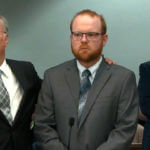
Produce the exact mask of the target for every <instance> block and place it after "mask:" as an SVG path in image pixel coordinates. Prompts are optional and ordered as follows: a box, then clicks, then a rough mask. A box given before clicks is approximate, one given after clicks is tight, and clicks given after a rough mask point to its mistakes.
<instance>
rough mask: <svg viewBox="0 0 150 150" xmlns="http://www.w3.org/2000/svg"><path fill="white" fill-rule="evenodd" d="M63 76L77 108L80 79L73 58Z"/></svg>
mask: <svg viewBox="0 0 150 150" xmlns="http://www.w3.org/2000/svg"><path fill="white" fill-rule="evenodd" d="M65 78H66V81H67V84H68V87H69V90H70V93H71V95H72V97H73V99H74V102H75V105H76V108H77V107H78V100H79V89H80V79H79V73H78V69H77V66H76V61H75V60H73V61H72V62H71V63H70V65H69V66H68V67H67V71H66V72H65Z"/></svg>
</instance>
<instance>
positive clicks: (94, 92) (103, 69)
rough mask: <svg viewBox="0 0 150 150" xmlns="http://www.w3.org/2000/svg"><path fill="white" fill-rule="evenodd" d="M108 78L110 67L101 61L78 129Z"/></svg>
mask: <svg viewBox="0 0 150 150" xmlns="http://www.w3.org/2000/svg"><path fill="white" fill-rule="evenodd" d="M110 76H111V72H110V66H109V65H108V64H106V63H105V61H104V60H102V63H101V65H100V67H99V69H98V70H97V73H96V76H95V79H94V82H93V84H92V87H91V90H90V92H89V96H88V99H87V102H86V104H85V107H84V108H85V109H84V110H83V113H82V116H81V120H80V124H79V128H80V127H81V125H82V124H83V123H84V121H85V119H86V117H87V115H88V114H89V112H90V110H91V108H92V106H93V105H94V103H95V101H96V98H97V96H98V95H99V94H100V92H101V90H102V89H103V87H104V86H105V84H106V83H107V81H108V80H109V78H110Z"/></svg>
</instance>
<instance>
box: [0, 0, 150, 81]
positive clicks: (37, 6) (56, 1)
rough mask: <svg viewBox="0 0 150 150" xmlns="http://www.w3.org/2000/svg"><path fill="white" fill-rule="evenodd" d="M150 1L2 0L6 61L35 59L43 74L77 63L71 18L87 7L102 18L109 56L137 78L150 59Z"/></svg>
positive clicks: (35, 63)
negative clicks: (6, 25)
mask: <svg viewBox="0 0 150 150" xmlns="http://www.w3.org/2000/svg"><path fill="white" fill-rule="evenodd" d="M149 6H150V1H149V0H126V1H122V0H0V14H1V15H4V16H5V17H6V18H7V20H8V22H9V45H8V47H7V49H6V51H7V53H6V55H7V57H8V58H12V59H17V60H28V61H31V62H32V63H33V64H34V65H35V68H36V70H37V72H38V74H39V75H40V77H43V73H44V71H45V70H46V69H47V68H49V67H53V66H55V65H57V64H60V63H62V62H64V61H66V60H69V59H72V58H73V55H72V53H71V49H70V40H69V36H70V31H69V25H70V20H71V19H72V17H73V16H74V14H75V13H76V12H78V11H80V10H82V9H92V10H95V11H96V12H98V13H100V14H102V15H103V16H104V18H105V20H106V23H107V27H108V32H107V33H108V35H109V40H108V43H107V44H106V46H105V48H104V51H103V53H104V55H105V57H109V58H111V59H113V60H115V61H116V62H117V64H120V65H123V66H125V67H127V68H129V69H131V70H133V71H134V72H135V74H136V77H137V81H138V78H139V75H138V67H139V64H140V63H142V62H145V61H148V60H150V50H149V49H150V46H149V43H150V38H149V37H150V8H149Z"/></svg>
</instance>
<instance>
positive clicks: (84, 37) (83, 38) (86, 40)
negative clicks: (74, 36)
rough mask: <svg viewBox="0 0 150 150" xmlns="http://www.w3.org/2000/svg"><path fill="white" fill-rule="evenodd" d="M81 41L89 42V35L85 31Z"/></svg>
mask: <svg viewBox="0 0 150 150" xmlns="http://www.w3.org/2000/svg"><path fill="white" fill-rule="evenodd" d="M81 42H88V39H87V35H86V34H84V33H83V34H82V38H81Z"/></svg>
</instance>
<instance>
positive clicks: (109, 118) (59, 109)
mask: <svg viewBox="0 0 150 150" xmlns="http://www.w3.org/2000/svg"><path fill="white" fill-rule="evenodd" d="M79 89H80V79H79V73H78V69H77V66H76V61H75V60H72V61H69V62H66V63H64V64H61V65H59V66H56V67H54V68H51V69H49V70H47V71H46V72H45V75H44V81H43V84H42V88H41V91H40V94H39V99H38V104H37V107H36V110H35V113H34V116H33V118H34V121H35V127H34V135H35V140H36V145H37V148H38V150H66V149H67V146H68V139H69V130H70V127H69V125H68V121H69V118H70V117H73V118H75V124H74V126H73V127H72V134H71V138H70V142H71V150H127V148H128V146H129V145H130V143H131V141H132V139H133V136H134V134H135V131H136V125H137V118H138V117H137V116H138V94H137V86H136V81H135V76H134V74H133V72H131V71H129V70H128V69H125V68H123V67H121V66H118V65H108V64H106V63H105V61H104V60H103V61H102V63H101V65H100V67H99V69H98V71H97V73H96V77H95V79H94V82H93V85H92V87H91V90H90V92H89V96H88V99H87V102H86V104H85V107H84V110H83V114H82V116H81V121H80V124H79V126H78V125H77V113H78V100H79Z"/></svg>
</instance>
